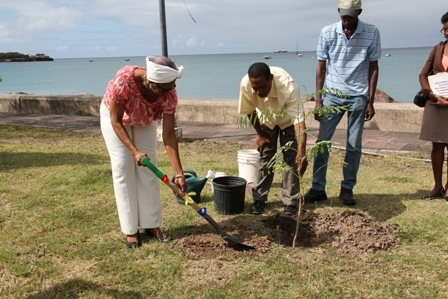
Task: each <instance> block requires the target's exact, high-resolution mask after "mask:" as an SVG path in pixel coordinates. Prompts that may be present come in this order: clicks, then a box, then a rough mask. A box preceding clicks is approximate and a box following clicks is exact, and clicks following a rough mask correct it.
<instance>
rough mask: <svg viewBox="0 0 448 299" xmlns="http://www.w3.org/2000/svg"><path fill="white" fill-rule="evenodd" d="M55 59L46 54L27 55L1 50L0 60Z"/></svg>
mask: <svg viewBox="0 0 448 299" xmlns="http://www.w3.org/2000/svg"><path fill="white" fill-rule="evenodd" d="M24 61H53V58H51V57H50V56H47V55H45V54H36V55H26V54H22V53H18V52H0V62H24Z"/></svg>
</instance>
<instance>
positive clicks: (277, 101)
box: [238, 66, 305, 130]
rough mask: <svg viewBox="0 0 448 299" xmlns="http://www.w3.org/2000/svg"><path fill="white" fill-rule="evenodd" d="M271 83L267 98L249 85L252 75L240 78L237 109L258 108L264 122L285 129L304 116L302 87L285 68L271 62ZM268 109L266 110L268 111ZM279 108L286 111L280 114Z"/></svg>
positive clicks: (261, 121)
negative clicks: (301, 95) (261, 96)
mask: <svg viewBox="0 0 448 299" xmlns="http://www.w3.org/2000/svg"><path fill="white" fill-rule="evenodd" d="M270 69H271V74H272V75H273V80H272V86H271V90H270V91H269V94H268V96H267V97H266V98H260V97H259V96H258V95H257V94H256V93H255V92H254V90H253V89H252V86H251V85H250V81H249V76H248V75H246V76H244V77H243V79H242V80H241V84H240V98H239V106H238V113H239V114H246V115H247V114H251V113H252V112H254V111H257V114H258V118H259V120H260V123H261V124H264V125H265V126H267V127H268V128H270V129H273V128H274V127H275V126H276V125H278V126H279V127H280V129H282V130H283V129H285V128H287V127H289V126H291V125H295V124H298V123H299V122H303V121H304V120H305V113H304V110H303V103H302V102H301V101H300V91H299V88H298V87H297V84H296V82H294V79H293V78H292V77H291V76H290V75H289V74H288V73H287V72H286V71H285V70H284V69H282V68H279V67H275V66H271V67H270ZM266 112H267V113H266ZM278 112H284V113H282V114H283V115H279V113H278Z"/></svg>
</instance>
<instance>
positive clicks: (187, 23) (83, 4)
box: [0, 0, 446, 57]
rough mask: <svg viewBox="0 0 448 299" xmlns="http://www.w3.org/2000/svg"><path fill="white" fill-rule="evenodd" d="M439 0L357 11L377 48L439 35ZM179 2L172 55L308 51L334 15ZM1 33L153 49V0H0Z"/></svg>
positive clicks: (36, 47) (377, 0)
mask: <svg viewBox="0 0 448 299" xmlns="http://www.w3.org/2000/svg"><path fill="white" fill-rule="evenodd" d="M445 2H446V0H431V1H421V0H408V1H406V5H403V4H402V3H401V2H400V1H396V2H390V1H389V0H369V1H364V3H363V12H362V14H361V19H362V20H364V21H367V22H370V23H373V24H375V25H377V26H378V28H379V29H380V31H381V37H382V42H383V47H384V48H393V47H418V46H429V45H433V44H435V43H436V42H437V41H439V40H441V39H442V36H441V34H440V33H439V32H438V29H440V27H441V26H440V17H441V15H442V14H443V13H444V11H441V10H440V8H441V7H445V5H446V3H445ZM185 3H186V5H187V7H188V10H187V8H186V7H185V4H184V3H183V1H179V0H176V1H174V0H166V7H165V9H166V22H167V23H166V27H167V37H168V41H169V44H168V47H169V51H170V53H171V54H173V55H175V54H195V53H238V52H265V51H275V50H279V49H286V50H295V47H296V44H297V43H298V44H299V47H300V50H302V51H311V50H315V48H316V43H317V37H318V35H319V32H320V30H321V28H322V27H323V26H325V25H327V24H330V23H333V22H337V21H338V20H339V16H338V14H337V3H338V1H336V0H331V1H330V0H313V1H300V0H282V1H281V3H280V4H279V2H278V1H274V0H266V1H263V2H260V1H259V0H257V1H255V0H245V1H240V0H238V1H236V0H226V1H221V0H219V1H218V0H207V1H203V0H201V1H200V0H186V2H185ZM385 8H387V9H385ZM397 12H400V13H397ZM190 13H191V16H190ZM414 16H416V17H414ZM411 17H412V24H410V21H409V20H410V18H411ZM192 18H194V20H196V23H195V22H194V21H193V19H192ZM0 40H1V42H2V48H3V51H18V52H23V53H28V52H29V51H32V52H36V53H37V52H44V53H46V54H47V55H50V56H54V55H58V53H50V52H51V51H54V49H59V46H60V45H64V46H63V47H67V48H65V50H64V52H63V53H64V55H68V56H65V57H77V55H87V56H90V55H92V54H94V55H96V56H110V55H118V56H129V55H135V56H136V55H142V56H143V55H146V54H147V53H148V52H151V53H153V54H157V52H158V53H160V52H161V46H160V45H161V38H160V21H159V1H158V0H147V1H137V2H126V1H122V0H91V1H82V0H73V1H69V0H14V1H12V0H0ZM111 44H113V46H112V45H111ZM57 52H61V53H62V51H61V50H57ZM154 52H156V53H154Z"/></svg>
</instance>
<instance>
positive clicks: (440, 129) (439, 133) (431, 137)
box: [419, 12, 448, 200]
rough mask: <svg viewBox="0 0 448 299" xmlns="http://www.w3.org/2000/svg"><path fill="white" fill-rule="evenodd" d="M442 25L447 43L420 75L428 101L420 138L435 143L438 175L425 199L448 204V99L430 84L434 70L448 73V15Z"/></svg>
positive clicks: (435, 172)
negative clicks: (447, 179) (446, 178)
mask: <svg viewBox="0 0 448 299" xmlns="http://www.w3.org/2000/svg"><path fill="white" fill-rule="evenodd" d="M441 22H442V25H443V27H442V29H441V30H440V32H441V33H442V34H443V35H444V37H445V41H444V42H441V43H439V44H437V45H436V46H434V48H433V49H432V51H431V53H430V54H429V56H428V60H427V61H426V63H425V65H424V66H423V69H422V71H421V72H420V75H419V81H420V85H421V87H422V91H423V94H425V95H426V98H427V99H428V100H427V101H426V105H425V110H424V111H423V120H422V127H421V129H420V136H419V138H420V139H422V140H427V141H431V142H432V149H431V164H432V172H433V175H434V187H433V189H432V191H431V192H430V193H429V194H428V195H426V196H425V197H424V198H426V199H435V198H438V197H442V198H443V197H444V196H445V199H446V200H448V196H447V194H446V193H445V191H446V190H447V188H448V182H447V183H446V185H445V188H444V187H443V185H442V173H443V162H444V159H445V148H448V131H447V129H446V128H447V126H448V98H447V97H443V96H441V95H438V94H434V93H433V91H432V90H431V88H430V86H429V82H428V75H429V74H430V73H431V70H432V71H433V73H434V74H437V73H440V72H446V71H448V45H447V40H448V12H447V13H445V14H444V15H443V16H442V18H441ZM447 160H448V157H447ZM447 176H448V169H447Z"/></svg>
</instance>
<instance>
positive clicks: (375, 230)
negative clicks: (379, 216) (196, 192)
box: [171, 210, 400, 258]
mask: <svg viewBox="0 0 448 299" xmlns="http://www.w3.org/2000/svg"><path fill="white" fill-rule="evenodd" d="M296 219H297V216H288V215H285V214H284V213H283V212H280V211H273V212H271V213H270V214H269V215H268V216H267V217H265V218H259V219H257V220H256V221H260V222H261V224H262V226H263V227H264V228H265V232H266V235H265V236H260V235H258V236H251V235H249V233H248V232H247V228H246V229H245V228H237V229H233V231H230V230H226V228H223V229H224V230H225V231H226V232H227V233H228V234H229V235H232V236H238V237H240V238H242V239H244V244H246V245H249V246H252V247H254V249H253V250H244V248H240V247H232V246H230V245H229V244H228V243H227V242H226V241H224V240H223V239H222V238H221V237H220V236H218V235H217V234H216V233H203V232H200V231H198V232H196V233H195V232H194V231H190V234H189V235H188V236H185V237H183V238H179V239H176V240H174V241H173V242H172V243H171V248H173V249H176V250H179V251H181V252H182V253H183V254H187V255H190V256H192V257H195V258H209V257H214V258H220V257H221V258H224V257H225V256H228V255H245V256H248V255H249V256H255V255H263V254H265V253H267V252H269V251H270V250H271V249H272V248H273V247H275V246H277V245H279V244H280V245H283V246H286V247H292V243H293V239H294V233H295V230H296V224H297V222H296ZM397 227H398V226H397V225H388V226H386V225H382V224H380V223H378V222H377V221H375V220H374V219H373V218H370V217H368V216H366V215H364V214H363V213H361V212H359V211H356V210H346V211H343V212H338V213H322V214H321V213H315V212H313V211H309V210H303V211H302V214H301V215H300V229H299V236H298V238H297V243H296V246H295V247H298V248H300V247H315V248H328V247H332V248H335V249H336V250H337V251H338V252H341V253H345V254H357V253H372V252H375V251H377V250H388V249H391V248H393V247H395V246H397V245H399V243H400V240H399V238H398V237H397V236H396V234H397V232H398V228H397Z"/></svg>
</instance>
